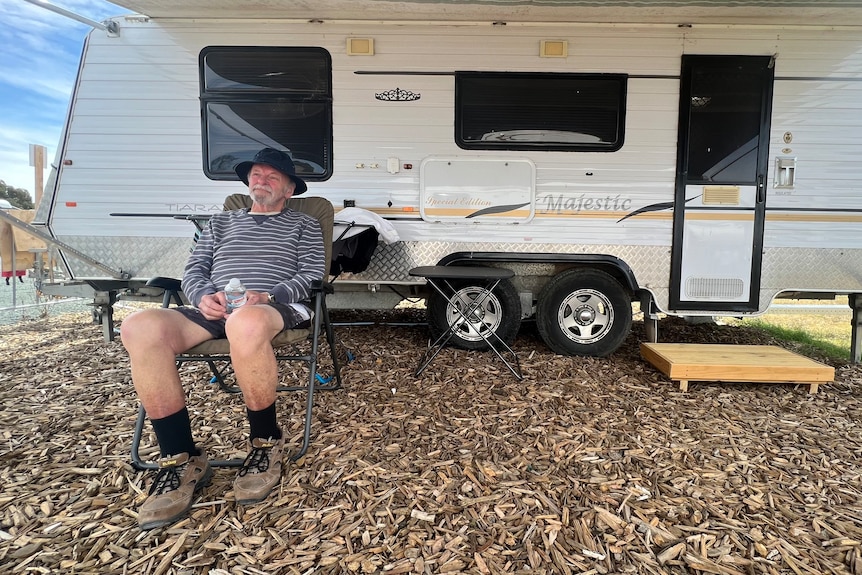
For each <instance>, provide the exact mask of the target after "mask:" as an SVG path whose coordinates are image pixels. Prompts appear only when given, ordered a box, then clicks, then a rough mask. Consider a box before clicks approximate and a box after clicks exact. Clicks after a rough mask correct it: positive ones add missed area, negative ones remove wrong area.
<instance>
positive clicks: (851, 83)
mask: <svg viewBox="0 0 862 575" xmlns="http://www.w3.org/2000/svg"><path fill="white" fill-rule="evenodd" d="M115 3H116V4H119V5H121V6H124V7H126V8H128V9H130V10H134V11H136V12H138V13H137V14H135V15H130V16H123V17H117V18H114V19H113V20H112V24H113V25H112V26H111V27H110V28H109V29H108V30H107V31H101V30H96V31H93V32H92V33H91V34H90V35H89V37H88V38H87V41H86V45H85V47H84V52H83V57H82V61H81V66H80V71H79V75H78V79H77V84H76V86H75V90H74V94H73V97H72V101H71V105H70V108H69V114H68V120H67V123H66V127H65V130H64V132H63V135H62V141H61V142H60V145H59V147H58V152H57V158H56V160H55V162H54V166H55V172H54V173H53V174H52V177H51V178H50V180H49V184H48V186H47V187H46V190H45V199H44V201H43V202H42V204H41V206H40V210H39V213H38V214H37V221H38V222H40V224H41V225H43V226H45V228H46V229H47V230H48V231H49V233H50V234H51V236H52V237H53V238H54V239H55V240H57V241H58V242H62V244H63V245H67V246H70V247H72V248H75V249H76V250H79V251H80V252H83V253H86V254H88V255H89V256H90V257H91V258H92V259H94V260H97V261H98V262H99V263H100V264H101V265H99V266H98V267H96V266H94V265H93V264H92V261H90V262H88V261H85V260H83V259H81V258H77V257H74V256H64V260H63V261H64V264H65V266H66V267H67V271H68V275H69V276H70V278H73V279H74V280H76V281H77V282H83V283H85V284H86V285H87V286H90V287H92V288H93V289H94V290H95V291H96V292H97V293H111V294H113V293H115V292H118V291H120V292H126V293H132V294H133V293H135V292H136V291H139V290H140V289H141V287H142V286H143V284H144V283H145V282H146V281H147V279H148V278H150V277H153V276H170V275H177V274H180V273H181V271H182V268H183V264H184V262H185V259H186V257H187V256H188V253H189V250H190V248H191V246H192V241H193V239H192V236H193V229H191V227H190V223H189V221H188V218H189V217H194V216H202V215H203V216H205V215H206V214H210V213H213V212H216V211H219V210H221V209H222V202H223V200H224V198H225V197H226V196H228V195H229V194H231V193H234V192H237V191H241V188H240V186H241V183H239V182H238V181H236V177H235V175H234V174H233V171H232V166H233V165H234V164H236V163H237V162H239V161H242V160H246V159H249V158H250V157H251V156H252V155H253V154H254V152H255V151H256V150H258V149H260V148H261V147H265V146H272V147H277V148H281V149H286V150H289V151H290V152H291V153H292V155H293V156H294V158H295V159H296V161H297V166H298V169H300V170H301V171H302V175H303V178H304V179H306V180H307V181H308V182H309V189H310V192H309V193H310V194H312V195H319V196H323V197H325V198H327V199H328V200H330V201H331V202H332V203H333V205H334V206H335V207H336V210H339V209H342V208H345V207H356V208H361V209H364V210H367V211H369V212H373V213H374V214H376V215H378V216H380V217H382V218H384V219H385V220H386V221H387V222H389V223H390V224H391V225H392V226H393V227H394V228H395V229H396V230H397V234H398V237H399V241H397V242H393V243H391V244H383V243H381V245H379V247H378V249H377V250H376V251H375V253H374V255H373V257H372V259H371V261H370V264H369V266H368V268H367V269H365V270H364V271H362V272H358V273H352V274H351V273H346V274H342V275H340V276H339V277H338V279H337V281H336V282H335V286H336V293H335V294H334V296H332V299H331V300H330V302H331V304H330V306H331V307H332V308H355V309H374V308H378V309H380V308H390V307H393V306H395V305H397V304H398V303H399V302H400V301H402V300H403V299H404V298H408V297H416V296H424V295H426V292H425V290H424V284H423V283H422V280H421V279H419V280H417V278H415V277H412V276H410V275H409V273H408V272H409V270H410V269H411V268H413V267H415V266H426V265H452V264H457V265H488V266H499V267H505V268H509V269H511V270H513V271H514V272H515V276H514V278H512V280H511V281H506V282H504V283H503V284H501V287H500V288H498V292H497V293H495V294H494V297H492V298H491V299H490V300H489V301H488V303H487V304H485V305H486V308H487V309H486V311H487V312H488V313H487V318H488V319H487V321H489V322H494V323H493V325H492V326H491V327H492V328H493V329H501V330H502V331H503V332H504V333H509V332H513V330H514V331H516V330H517V326H518V325H519V324H520V322H521V321H522V320H525V319H535V321H536V323H537V326H538V330H539V332H540V333H541V335H542V337H543V339H544V340H545V342H546V343H547V345H548V346H549V347H550V348H551V349H553V350H554V351H556V352H558V353H562V354H584V355H595V356H602V355H607V354H609V353H612V352H613V351H614V350H615V349H616V348H617V347H618V346H619V345H620V344H621V342H622V341H623V339H624V338H625V337H626V335H627V333H628V332H629V330H630V327H631V323H632V302H639V303H640V305H641V309H642V310H643V311H644V314H645V318H646V319H647V321H646V324H647V327H648V337H650V338H653V339H654V338H655V337H656V329H657V328H656V324H655V318H656V317H657V315H658V314H659V313H664V314H670V315H680V316H721V315H731V316H746V315H756V314H760V313H763V312H765V311H766V310H767V308H768V307H769V306H770V304H771V302H772V301H773V300H774V299H775V298H779V297H790V296H794V297H806V296H811V297H813V296H817V297H824V296H834V295H836V294H849V295H850V302H851V306H852V307H853V308H854V322H855V325H856V327H855V328H854V344H853V346H854V354H855V357H856V359H857V360H858V358H859V349H860V345H862V344H860V337H859V335H860V330H862V328H860V327H859V324H860V319H859V308H860V307H862V296H860V295H859V294H862V164H860V161H859V159H860V158H862V138H860V134H862V3H855V2H854V3H848V2H808V3H794V5H793V6H792V7H788V8H782V9H781V10H780V11H773V10H772V9H770V8H769V7H767V6H760V5H759V6H754V7H752V6H741V5H740V3H738V2H726V3H725V2H716V3H712V4H714V6H713V5H712V4H711V6H710V7H708V8H707V7H703V6H699V5H696V3H692V2H685V1H681V2H677V3H675V5H674V6H671V4H674V3H667V2H650V1H647V0H645V1H644V2H639V3H631V2H608V3H604V4H603V6H601V7H598V6H596V5H595V3H588V2H580V1H578V0H572V1H564V2H553V3H550V2H548V3H544V2H529V3H527V2H524V3H517V2H512V3H494V4H488V3H483V2H459V3H451V2H385V1H383V0H365V1H362V2H344V1H337V0H323V1H319V2H313V3H312V2H303V3H295V2H289V1H286V0H285V1H275V2H269V3H266V5H263V6H262V5H259V4H258V5H256V7H255V12H254V13H249V12H248V11H247V10H244V9H243V8H242V4H243V3H242V2H223V1H221V0H215V1H211V2H183V3H168V2H157V1H150V0H124V1H117V2H115ZM633 4H636V5H633ZM61 255H62V250H61ZM105 270H114V273H107V274H106V271H105ZM458 287H459V288H460V289H461V290H462V291H463V293H464V294H465V296H466V295H469V294H470V292H471V287H474V286H470V285H462V286H458ZM111 300H112V298H108V301H111ZM429 309H430V310H437V311H435V312H433V313H431V314H430V317H429V321H430V322H432V324H435V325H436V326H437V327H443V326H446V325H447V323H448V322H449V321H454V319H453V318H454V317H455V316H454V314H453V313H450V312H451V310H448V311H447V307H446V306H445V305H443V306H440V305H434V306H432V305H429ZM462 337H466V338H467V339H469V333H468V334H467V335H466V336H462ZM461 343H462V344H464V345H469V341H466V340H465V341H462V342H461Z"/></svg>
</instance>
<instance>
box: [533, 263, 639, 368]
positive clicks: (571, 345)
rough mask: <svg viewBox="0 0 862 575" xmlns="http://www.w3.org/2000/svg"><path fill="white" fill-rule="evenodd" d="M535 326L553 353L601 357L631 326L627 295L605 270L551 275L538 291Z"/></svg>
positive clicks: (571, 271) (618, 344) (616, 343)
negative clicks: (549, 279) (539, 291)
mask: <svg viewBox="0 0 862 575" xmlns="http://www.w3.org/2000/svg"><path fill="white" fill-rule="evenodd" d="M536 327H537V328H538V329H539V335H541V336H542V339H543V340H544V342H545V344H546V345H547V346H548V347H549V348H551V350H553V351H554V352H555V353H559V354H561V355H588V356H593V357H604V356H606V355H610V354H611V353H613V352H614V351H615V350H616V349H617V348H618V347H619V346H620V345H622V343H623V341H624V340H625V338H626V336H628V334H629V331H630V330H631V327H632V304H631V299H630V298H629V295H628V293H627V292H626V290H625V289H624V288H623V286H622V285H620V283H619V282H618V281H617V280H615V279H614V278H613V277H612V276H610V275H608V274H607V273H605V272H602V271H599V270H594V269H577V270H568V271H565V272H563V273H561V274H559V275H556V276H554V277H553V278H551V281H549V282H548V283H547V284H546V285H545V287H544V288H543V289H542V291H541V293H540V294H539V301H538V305H537V307H536Z"/></svg>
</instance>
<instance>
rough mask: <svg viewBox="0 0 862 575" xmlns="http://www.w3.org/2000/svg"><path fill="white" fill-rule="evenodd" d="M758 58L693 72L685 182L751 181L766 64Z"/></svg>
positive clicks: (705, 67) (756, 151) (753, 170)
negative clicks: (686, 176)
mask: <svg viewBox="0 0 862 575" xmlns="http://www.w3.org/2000/svg"><path fill="white" fill-rule="evenodd" d="M760 60H762V59H757V60H756V61H747V62H745V63H740V64H737V65H724V66H720V65H711V66H709V65H704V66H703V67H700V68H696V69H694V70H692V72H691V103H690V119H689V122H690V123H689V125H690V129H689V138H690V141H689V147H688V154H689V156H688V179H689V181H692V182H696V181H702V182H718V183H726V184H731V183H732V184H745V183H754V182H755V180H756V177H757V154H758V138H759V136H760V123H761V110H762V108H763V81H762V79H761V78H762V75H763V67H764V65H765V64H764V63H763V62H761V61H760Z"/></svg>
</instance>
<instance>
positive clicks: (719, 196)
mask: <svg viewBox="0 0 862 575" xmlns="http://www.w3.org/2000/svg"><path fill="white" fill-rule="evenodd" d="M703 204H704V205H706V206H713V205H718V206H738V205H739V186H704V188H703Z"/></svg>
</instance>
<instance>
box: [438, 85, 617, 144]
mask: <svg viewBox="0 0 862 575" xmlns="http://www.w3.org/2000/svg"><path fill="white" fill-rule="evenodd" d="M626 80H627V77H626V76H625V75H621V74H530V73H496V72H460V73H458V74H457V75H456V83H455V102H456V103H455V106H456V111H455V132H456V134H455V138H456V141H457V143H458V145H459V146H460V147H462V148H468V149H481V150H493V149H504V150H531V149H547V150H571V151H602V152H611V151H614V150H618V149H620V148H621V147H622V145H623V136H624V129H625V96H626Z"/></svg>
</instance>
